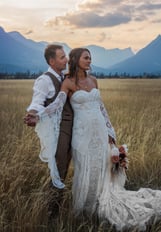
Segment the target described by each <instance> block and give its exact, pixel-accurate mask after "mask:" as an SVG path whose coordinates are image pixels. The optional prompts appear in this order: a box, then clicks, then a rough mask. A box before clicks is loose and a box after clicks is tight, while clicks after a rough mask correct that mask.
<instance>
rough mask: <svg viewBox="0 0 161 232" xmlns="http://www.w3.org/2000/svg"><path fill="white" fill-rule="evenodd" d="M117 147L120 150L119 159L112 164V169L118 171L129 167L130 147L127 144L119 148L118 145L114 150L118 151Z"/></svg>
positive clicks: (114, 151)
mask: <svg viewBox="0 0 161 232" xmlns="http://www.w3.org/2000/svg"><path fill="white" fill-rule="evenodd" d="M116 149H117V150H118V156H119V161H118V162H117V163H114V164H113V165H112V171H113V172H117V171H119V170H120V169H125V170H127V169H128V163H129V160H128V157H127V156H128V148H127V145H126V144H123V145H121V146H120V147H119V148H117V147H116V146H115V147H113V148H112V152H113V153H116Z"/></svg>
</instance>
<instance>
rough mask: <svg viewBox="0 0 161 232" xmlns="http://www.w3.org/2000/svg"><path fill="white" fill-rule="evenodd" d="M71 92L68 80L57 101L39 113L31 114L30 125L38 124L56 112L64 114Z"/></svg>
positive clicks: (64, 83) (62, 87) (29, 116)
mask: <svg viewBox="0 0 161 232" xmlns="http://www.w3.org/2000/svg"><path fill="white" fill-rule="evenodd" d="M68 92H69V87H68V83H67V81H66V80H64V82H63V83H62V86H61V89H60V92H59V93H58V95H57V97H56V99H55V100H54V101H53V102H52V103H50V104H49V105H48V106H47V107H46V108H44V109H43V110H42V111H40V112H38V113H36V114H35V113H29V115H28V122H29V123H37V122H38V121H39V120H40V119H42V118H44V117H46V116H52V115H53V114H54V113H56V112H58V111H59V112H62V110H63V107H64V104H65V102H66V99H67V95H68Z"/></svg>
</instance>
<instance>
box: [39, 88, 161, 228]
mask: <svg viewBox="0 0 161 232" xmlns="http://www.w3.org/2000/svg"><path fill="white" fill-rule="evenodd" d="M58 98H59V99H58V101H57V103H55V104H56V105H57V110H55V109H54V104H53V103H52V104H53V105H52V104H51V105H50V106H48V109H47V110H46V112H47V114H48V115H50V116H49V117H45V115H46V113H43V114H41V120H40V123H38V124H39V129H38V131H39V132H38V133H39V135H41V136H42V135H43V133H44V131H43V130H41V126H40V124H42V121H43V120H44V119H45V118H47V119H46V120H47V121H48V120H50V119H51V118H52V117H55V116H56V115H57V116H58V115H59V117H60V115H61V111H62V107H63V104H64V102H65V100H66V96H65V93H64V94H63V93H62V94H60V97H58ZM60 99H61V100H60ZM70 101H71V105H72V108H73V110H74V125H73V135H72V149H73V162H74V177H73V186H72V193H73V209H74V211H75V213H76V214H79V213H81V212H82V211H86V212H87V213H89V214H92V213H94V212H96V213H98V216H99V217H100V218H103V219H107V220H108V221H109V222H110V223H111V224H112V225H114V226H115V227H116V229H117V230H122V229H124V228H126V229H127V228H131V227H137V228H138V229H140V230H146V224H147V223H148V222H150V220H151V219H152V218H154V217H155V218H161V191H159V190H156V191H154V190H152V189H148V188H141V189H140V190H139V191H127V190H125V189H124V183H125V178H126V177H125V173H124V172H122V173H121V172H120V174H119V175H118V176H117V175H116V176H115V177H114V176H113V175H112V174H111V161H110V160H111V159H110V156H111V150H110V146H109V143H108V134H110V135H111V136H112V137H114V136H115V135H114V130H113V128H112V127H111V125H110V122H109V119H108V115H107V114H106V111H105V110H104V107H103V105H102V102H101V98H100V92H99V90H98V89H92V90H91V91H90V92H86V91H84V90H79V91H76V92H75V93H74V94H73V95H72V97H71V99H70ZM60 102H61V104H60ZM58 106H59V107H58ZM53 109H54V110H53ZM54 114H55V115H54ZM42 137H43V136H42ZM49 140H50V143H51V141H52V138H49ZM44 152H45V150H44ZM49 163H50V162H49ZM49 167H50V165H49ZM56 176H57V173H56Z"/></svg>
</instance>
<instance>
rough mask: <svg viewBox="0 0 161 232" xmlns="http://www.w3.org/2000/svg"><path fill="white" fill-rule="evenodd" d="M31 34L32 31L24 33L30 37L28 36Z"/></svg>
mask: <svg viewBox="0 0 161 232" xmlns="http://www.w3.org/2000/svg"><path fill="white" fill-rule="evenodd" d="M32 33H33V30H29V31H27V32H26V33H25V35H30V34H32Z"/></svg>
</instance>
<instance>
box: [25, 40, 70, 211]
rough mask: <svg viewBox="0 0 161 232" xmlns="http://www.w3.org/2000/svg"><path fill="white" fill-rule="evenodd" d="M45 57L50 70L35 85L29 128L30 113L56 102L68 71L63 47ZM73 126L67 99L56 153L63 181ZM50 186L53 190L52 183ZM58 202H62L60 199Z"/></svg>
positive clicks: (51, 48)
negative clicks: (64, 74) (64, 71)
mask: <svg viewBox="0 0 161 232" xmlns="http://www.w3.org/2000/svg"><path fill="white" fill-rule="evenodd" d="M44 57H45V59H46V62H47V64H48V65H49V68H48V70H47V72H46V73H43V74H42V75H41V76H39V77H38V78H37V79H36V81H35V83H34V86H33V97H32V102H31V104H30V105H29V107H28V108H27V111H28V112H27V114H26V116H25V118H24V122H25V123H26V124H27V125H28V126H35V125H33V123H31V121H30V119H31V115H30V113H31V114H33V113H37V112H39V111H41V110H43V109H44V107H46V106H47V105H49V104H50V103H51V102H53V101H54V100H55V98H56V97H57V95H58V93H59V91H60V87H61V83H62V71H63V70H64V69H66V64H67V58H66V54H65V52H64V50H63V47H62V46H60V45H55V44H51V45H48V46H47V47H46V49H45V52H44ZM72 125H73V111H72V108H71V106H70V103H69V100H68V99H67V101H66V103H65V105H64V109H63V113H62V121H61V124H60V134H59V139H58V146H57V151H56V162H57V167H58V171H59V175H60V178H61V180H62V181H64V180H65V178H66V175H67V171H68V167H69V164H70V160H71V137H72ZM50 186H51V188H53V185H52V183H51V185H50ZM53 191H54V190H53ZM61 192H62V190H57V191H56V194H57V195H62V193H61ZM58 193H59V194H58ZM58 198H60V197H59V196H58V197H57V199H53V200H52V201H53V202H55V200H58ZM58 201H60V199H59V200H58ZM53 202H51V204H50V203H49V211H51V214H52V213H53V212H52V211H56V209H54V208H53V207H54V206H55V204H54V206H53ZM58 204H60V202H58ZM50 206H51V207H50ZM50 208H51V209H50ZM51 216H52V215H51Z"/></svg>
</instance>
